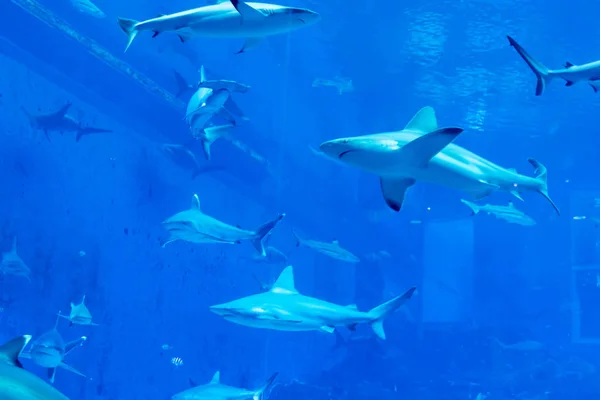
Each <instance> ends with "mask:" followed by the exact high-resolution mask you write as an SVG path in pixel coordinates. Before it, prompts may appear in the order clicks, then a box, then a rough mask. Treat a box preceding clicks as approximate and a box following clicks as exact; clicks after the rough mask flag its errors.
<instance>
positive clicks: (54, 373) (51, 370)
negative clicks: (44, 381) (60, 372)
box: [47, 368, 56, 383]
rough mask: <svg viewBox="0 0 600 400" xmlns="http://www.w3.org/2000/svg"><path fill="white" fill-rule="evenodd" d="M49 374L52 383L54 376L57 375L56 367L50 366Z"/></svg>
mask: <svg viewBox="0 0 600 400" xmlns="http://www.w3.org/2000/svg"><path fill="white" fill-rule="evenodd" d="M47 374H48V380H49V381H50V382H51V383H54V378H55V377H56V368H48V371H47Z"/></svg>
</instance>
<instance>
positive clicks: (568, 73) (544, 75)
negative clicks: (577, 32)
mask: <svg viewBox="0 0 600 400" xmlns="http://www.w3.org/2000/svg"><path fill="white" fill-rule="evenodd" d="M507 38H508V42H509V43H510V45H511V46H512V47H514V49H515V50H516V51H517V53H519V55H520V56H521V58H522V59H523V60H524V61H525V63H526V64H527V66H529V68H530V69H531V70H532V71H533V73H534V74H535V76H536V77H537V85H536V87H535V95H536V96H541V95H542V93H543V92H544V89H545V88H546V85H547V84H548V83H550V81H551V80H553V79H554V78H561V79H564V80H565V81H566V84H565V86H573V85H574V84H576V83H577V82H587V83H588V84H589V85H590V86H591V87H592V89H593V90H594V92H595V93H598V90H599V89H600V60H598V61H592V62H589V63H587V64H581V65H575V64H573V63H571V62H566V63H565V65H564V67H563V68H559V69H549V68H548V67H546V66H545V65H544V64H542V63H541V62H539V61H538V60H537V59H535V58H534V57H533V56H531V55H530V54H529V53H528V52H527V50H525V49H524V48H523V46H521V45H520V44H519V43H517V41H516V40H515V39H513V38H512V37H510V36H507Z"/></svg>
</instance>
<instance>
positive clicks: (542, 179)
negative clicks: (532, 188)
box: [527, 158, 560, 215]
mask: <svg viewBox="0 0 600 400" xmlns="http://www.w3.org/2000/svg"><path fill="white" fill-rule="evenodd" d="M527 161H529V163H530V164H531V165H533V168H535V174H536V177H535V178H536V179H537V180H538V183H539V187H538V188H537V191H538V193H540V194H541V195H542V196H544V197H545V198H546V200H548V201H549V202H550V204H551V205H552V207H554V210H555V211H556V214H558V215H560V210H559V209H558V207H557V206H556V204H554V202H553V201H552V199H551V198H550V195H549V194H548V169H547V168H546V167H545V166H544V165H543V164H542V163H540V162H539V161H537V160H536V159H534V158H530V159H528V160H527Z"/></svg>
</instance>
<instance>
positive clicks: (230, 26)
mask: <svg viewBox="0 0 600 400" xmlns="http://www.w3.org/2000/svg"><path fill="white" fill-rule="evenodd" d="M320 19H321V17H320V15H319V14H318V13H316V12H314V11H311V10H308V9H305V8H295V7H285V6H279V5H275V4H266V3H250V2H248V3H247V2H244V1H241V0H231V1H224V2H220V3H218V4H211V5H207V6H203V7H199V8H194V9H191V10H186V11H181V12H177V13H174V14H168V15H159V16H158V17H156V18H151V19H148V20H146V21H141V22H140V21H136V20H133V19H127V18H118V23H119V26H120V27H121V29H122V30H123V31H124V32H125V33H126V34H127V37H128V39H127V46H126V47H125V51H127V50H128V49H129V47H130V46H131V43H132V42H133V40H134V39H135V38H136V36H137V35H138V33H139V32H142V31H151V32H153V36H152V37H156V36H158V35H159V34H160V33H162V32H175V33H176V34H177V35H178V36H179V39H180V40H181V42H186V41H187V40H188V39H190V38H191V37H192V36H206V37H221V38H245V39H246V42H245V43H244V45H243V46H242V48H241V49H240V50H239V51H238V54H239V53H243V52H245V51H247V50H250V49H252V48H254V47H256V46H257V45H258V44H260V43H261V42H262V41H263V39H264V38H265V37H266V36H271V35H277V34H282V33H287V32H291V31H294V30H296V29H298V28H301V27H304V26H308V25H312V24H315V23H317V22H318V21H319V20H320Z"/></svg>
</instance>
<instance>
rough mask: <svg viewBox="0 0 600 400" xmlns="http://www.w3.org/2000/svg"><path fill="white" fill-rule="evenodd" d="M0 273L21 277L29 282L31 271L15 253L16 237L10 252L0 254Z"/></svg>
mask: <svg viewBox="0 0 600 400" xmlns="http://www.w3.org/2000/svg"><path fill="white" fill-rule="evenodd" d="M0 273H2V274H3V275H14V276H22V277H23V278H25V279H27V280H28V281H31V269H30V268H29V267H28V266H27V264H25V261H23V259H22V258H21V257H20V256H19V254H18V253H17V237H16V236H15V237H14V238H13V242H12V247H11V249H10V251H5V252H3V253H2V261H0Z"/></svg>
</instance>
